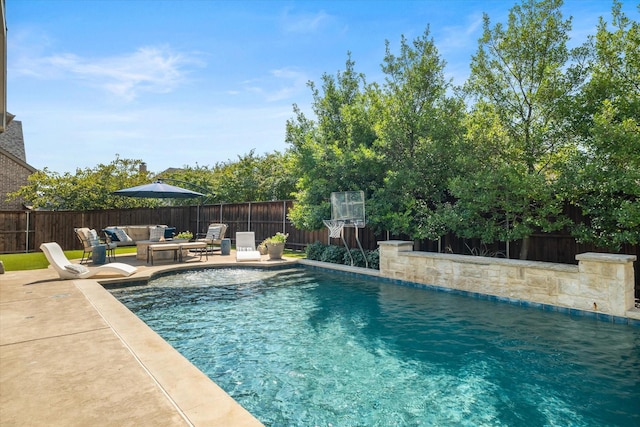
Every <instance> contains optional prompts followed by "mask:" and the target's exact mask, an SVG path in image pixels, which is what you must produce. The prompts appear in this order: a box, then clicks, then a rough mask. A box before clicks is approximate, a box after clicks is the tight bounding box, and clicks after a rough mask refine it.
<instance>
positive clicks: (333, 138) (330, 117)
mask: <svg viewBox="0 0 640 427" xmlns="http://www.w3.org/2000/svg"><path fill="white" fill-rule="evenodd" d="M354 65H355V64H354V62H353V61H352V60H351V57H350V55H349V56H348V58H347V62H346V69H345V71H344V72H339V73H338V74H337V76H336V77H335V78H334V77H333V76H330V75H328V74H324V75H323V76H322V82H323V84H322V92H321V91H320V90H318V89H317V88H316V86H315V84H314V83H313V82H310V83H309V87H310V88H311V90H312V93H313V105H312V107H313V112H314V114H315V116H316V118H317V121H313V120H310V119H308V118H307V117H306V116H305V115H304V114H303V113H302V112H301V111H300V109H299V108H298V107H297V106H294V112H295V114H296V117H295V118H293V119H290V120H288V121H287V136H286V141H287V143H289V144H290V145H291V147H290V151H291V153H292V156H293V165H294V169H295V173H296V175H297V176H298V181H297V184H296V188H297V192H296V199H297V203H296V204H295V205H294V207H293V208H292V209H291V210H290V211H289V218H290V220H291V221H292V222H293V223H294V224H295V226H296V227H299V228H301V229H308V230H317V229H320V228H322V227H323V223H322V220H323V219H329V218H330V217H331V210H330V202H329V198H330V194H331V192H334V191H352V190H363V191H365V193H366V194H370V192H371V191H372V190H373V189H374V188H376V187H377V186H378V184H379V183H380V182H381V181H380V176H381V174H380V169H379V162H378V159H377V157H376V153H375V152H374V150H373V144H374V142H375V140H376V133H375V130H374V126H373V124H374V110H373V108H372V104H373V103H375V101H376V100H375V94H376V92H375V91H373V90H368V88H367V84H366V81H365V78H364V75H362V74H359V73H356V72H355V70H354Z"/></svg>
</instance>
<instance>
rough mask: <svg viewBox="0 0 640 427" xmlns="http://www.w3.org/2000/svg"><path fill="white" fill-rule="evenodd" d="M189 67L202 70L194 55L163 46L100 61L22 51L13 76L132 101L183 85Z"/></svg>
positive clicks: (97, 59) (199, 61) (61, 54)
mask: <svg viewBox="0 0 640 427" xmlns="http://www.w3.org/2000/svg"><path fill="white" fill-rule="evenodd" d="M193 66H203V63H202V61H201V60H199V59H198V58H197V57H196V56H195V55H188V54H183V53H176V52H173V51H172V50H171V49H170V48H169V47H167V46H149V47H142V48H139V49H138V50H136V51H134V52H130V53H124V54H121V55H117V56H110V57H103V58H88V57H82V56H80V55H76V54H73V53H57V54H52V55H48V56H40V57H33V56H29V55H28V54H24V51H23V55H22V56H21V57H20V58H19V59H18V60H17V61H16V66H15V67H14V69H13V72H14V73H15V74H16V75H23V76H25V75H26V76H29V77H36V78H39V79H53V80H57V79H73V80H76V81H80V82H82V83H83V84H85V85H87V86H90V87H94V88H97V89H99V90H101V91H104V92H107V93H109V94H111V95H113V96H115V97H117V98H120V99H123V100H125V101H132V100H134V99H136V98H137V97H138V96H140V95H141V94H142V93H145V92H147V93H167V92H171V91H173V90H175V89H176V88H177V87H179V86H180V85H182V84H184V83H185V82H186V81H187V76H188V74H189V68H190V67H193Z"/></svg>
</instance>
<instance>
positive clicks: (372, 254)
mask: <svg viewBox="0 0 640 427" xmlns="http://www.w3.org/2000/svg"><path fill="white" fill-rule="evenodd" d="M367 261H368V262H369V268H373V269H374V270H380V251H379V250H378V249H375V250H373V251H367Z"/></svg>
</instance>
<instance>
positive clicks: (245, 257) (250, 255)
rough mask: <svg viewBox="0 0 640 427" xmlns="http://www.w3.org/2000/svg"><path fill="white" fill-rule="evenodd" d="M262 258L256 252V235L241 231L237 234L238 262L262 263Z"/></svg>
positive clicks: (251, 232)
mask: <svg viewBox="0 0 640 427" xmlns="http://www.w3.org/2000/svg"><path fill="white" fill-rule="evenodd" d="M260 260H262V256H261V255H260V252H259V251H257V250H256V233H254V232H253V231H239V232H237V233H236V261H260Z"/></svg>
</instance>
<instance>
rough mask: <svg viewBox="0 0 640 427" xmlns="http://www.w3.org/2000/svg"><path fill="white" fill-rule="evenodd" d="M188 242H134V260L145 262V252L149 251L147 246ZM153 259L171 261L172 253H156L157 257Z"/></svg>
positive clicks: (181, 240) (177, 240) (185, 240)
mask: <svg viewBox="0 0 640 427" xmlns="http://www.w3.org/2000/svg"><path fill="white" fill-rule="evenodd" d="M188 241H189V240H187V239H173V240H165V241H163V242H156V241H153V240H138V241H137V242H136V259H139V260H140V261H145V262H146V261H147V252H148V249H149V245H162V244H167V245H173V244H176V243H186V242H188ZM154 257H155V258H156V259H172V258H173V253H171V252H170V251H163V252H158V254H157V255H154Z"/></svg>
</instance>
